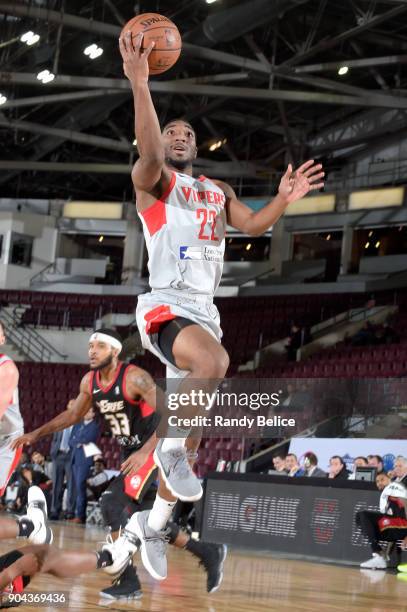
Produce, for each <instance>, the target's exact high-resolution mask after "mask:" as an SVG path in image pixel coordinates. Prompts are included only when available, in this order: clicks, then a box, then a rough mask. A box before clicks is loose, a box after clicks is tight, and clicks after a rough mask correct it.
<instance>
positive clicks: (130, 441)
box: [116, 434, 141, 446]
mask: <svg viewBox="0 0 407 612" xmlns="http://www.w3.org/2000/svg"><path fill="white" fill-rule="evenodd" d="M116 440H117V442H118V443H119V444H120V446H136V445H138V444H141V440H140V438H139V436H138V435H137V434H135V435H134V436H116Z"/></svg>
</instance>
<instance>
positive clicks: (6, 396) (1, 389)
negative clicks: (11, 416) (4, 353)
mask: <svg viewBox="0 0 407 612" xmlns="http://www.w3.org/2000/svg"><path fill="white" fill-rule="evenodd" d="M17 385H18V370H17V368H16V366H15V364H14V363H13V362H12V361H5V362H4V363H3V364H2V366H1V367H0V419H1V417H2V416H3V414H4V413H5V412H6V410H7V408H8V406H9V404H10V401H11V399H12V397H13V393H14V391H15V390H16V388H17Z"/></svg>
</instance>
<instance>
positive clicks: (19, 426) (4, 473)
mask: <svg viewBox="0 0 407 612" xmlns="http://www.w3.org/2000/svg"><path fill="white" fill-rule="evenodd" d="M10 361H12V359H11V358H10V357H8V356H7V355H3V354H1V353H0V368H1V367H2V365H4V364H5V363H7V362H10ZM23 433H24V424H23V419H22V417H21V414H20V407H19V400H18V388H16V389H15V391H14V393H13V397H11V398H10V403H9V405H8V407H7V409H6V411H5V413H4V414H3V416H2V417H1V419H0V496H2V495H3V494H4V492H5V490H6V487H7V483H8V481H9V480H10V476H11V475H12V473H13V471H14V470H15V468H16V466H17V465H18V462H19V461H20V457H21V453H22V448H21V447H20V448H18V449H17V450H15V451H14V450H11V448H10V442H11V441H12V440H13V439H14V438H17V437H18V436H21V435H22V434H23Z"/></svg>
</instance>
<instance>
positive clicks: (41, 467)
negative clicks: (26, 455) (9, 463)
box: [31, 451, 45, 474]
mask: <svg viewBox="0 0 407 612" xmlns="http://www.w3.org/2000/svg"><path fill="white" fill-rule="evenodd" d="M31 465H32V467H33V470H35V471H36V472H42V473H43V474H45V457H44V455H42V454H41V453H40V452H38V451H34V452H33V453H32V455H31Z"/></svg>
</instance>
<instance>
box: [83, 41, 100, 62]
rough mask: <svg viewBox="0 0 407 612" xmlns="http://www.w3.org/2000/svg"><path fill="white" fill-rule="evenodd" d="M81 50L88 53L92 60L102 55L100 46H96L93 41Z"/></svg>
mask: <svg viewBox="0 0 407 612" xmlns="http://www.w3.org/2000/svg"><path fill="white" fill-rule="evenodd" d="M83 52H84V54H85V55H88V56H89V58H90V59H92V60H93V59H96V58H97V57H100V56H101V55H102V53H103V49H102V47H98V46H97V45H95V43H93V44H92V45H89V46H88V47H86V48H85V49H84V50H83Z"/></svg>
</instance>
